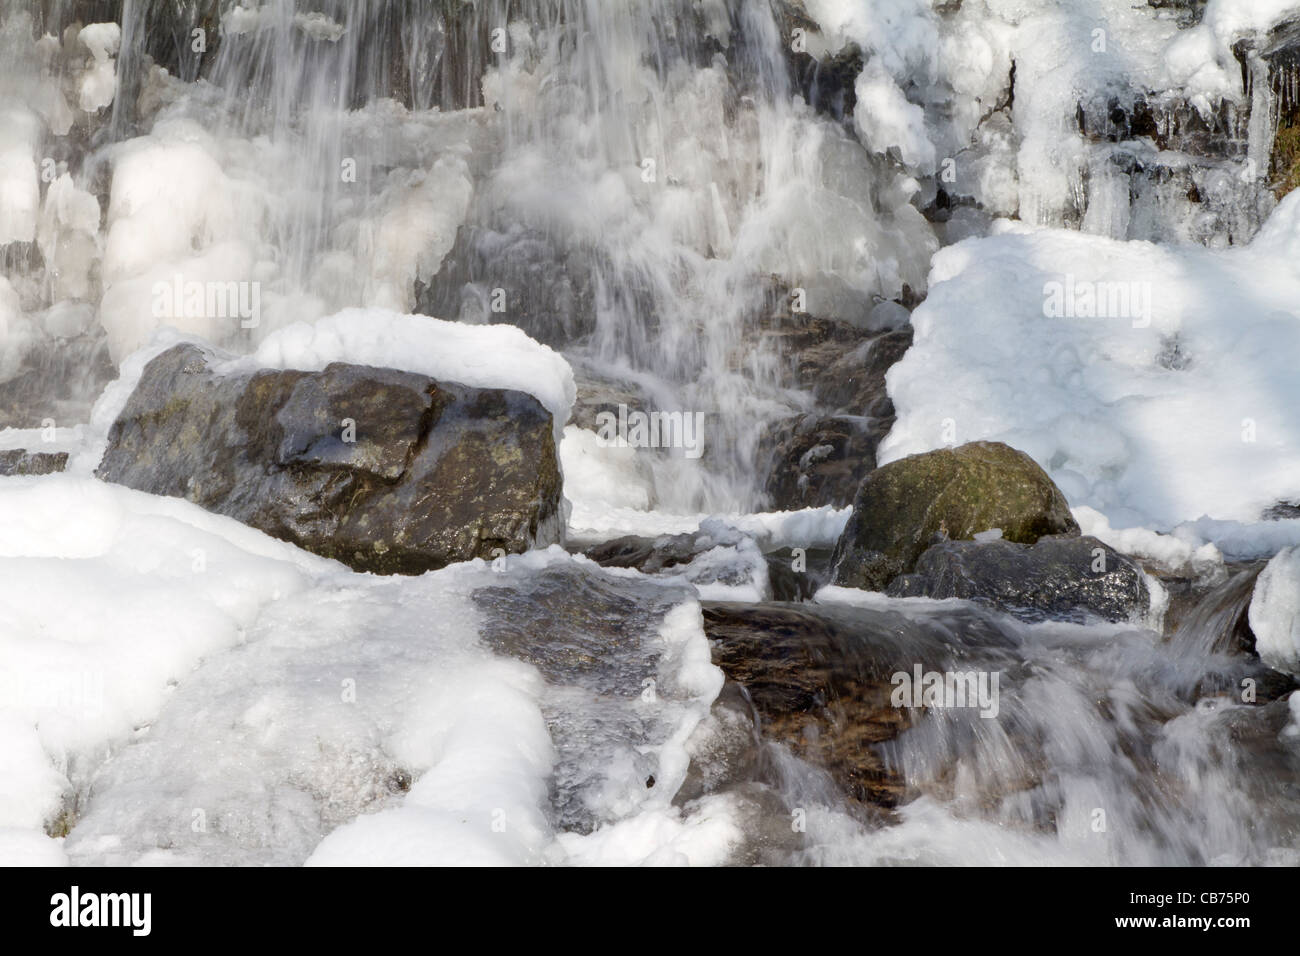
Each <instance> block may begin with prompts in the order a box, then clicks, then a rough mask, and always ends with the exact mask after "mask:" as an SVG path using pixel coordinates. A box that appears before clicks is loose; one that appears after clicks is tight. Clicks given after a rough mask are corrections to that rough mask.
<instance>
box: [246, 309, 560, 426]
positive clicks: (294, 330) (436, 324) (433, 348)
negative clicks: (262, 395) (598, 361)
mask: <svg viewBox="0 0 1300 956" xmlns="http://www.w3.org/2000/svg"><path fill="white" fill-rule="evenodd" d="M331 362H351V363H353V364H357V365H375V366H380V367H383V368H395V369H399V370H401V371H404V372H416V373H419V374H421V375H428V376H430V377H431V378H435V379H439V380H441V381H448V382H460V383H462V384H464V385H472V386H475V387H477V388H508V389H515V390H517V391H521V392H527V393H528V394H530V395H532V396H534V397H535V398H536V399H537V400H538V401H539V402H541V403H542V405H544V406H545V407H546V409H547V411H549V412H550V413H551V416H552V418H553V420H554V425H555V437H556V443H557V445H558V444H559V442H560V439H561V436H562V435H563V434H564V425H565V422H567V421H568V420H569V410H570V408H572V406H573V401H574V398H575V396H576V394H577V389H576V387H575V385H574V382H573V370H572V369H571V368H570V367H569V363H568V362H567V361H565V359H564V357H563V356H562V355H560V354H559V353H557V352H555V351H553V350H552V349H550V348H548V347H547V346H545V345H540V344H539V343H537V342H535V341H533V340H532V339H531V338H529V337H528V335H527V334H525V333H524V332H523V331H521V330H520V329H519V328H517V327H516V326H513V325H467V324H464V323H460V322H447V321H444V320H442V319H434V318H429V317H428V316H423V315H403V314H400V313H397V312H393V311H389V310H386V309H379V308H371V309H344V310H343V311H342V312H339V313H338V314H336V315H332V316H328V317H326V318H324V319H320V320H319V321H316V322H313V323H306V322H298V323H294V324H293V325H291V326H288V327H286V328H283V329H281V330H279V331H277V332H274V333H272V334H271V335H269V336H267V337H266V338H265V339H264V340H263V341H262V344H261V345H260V346H259V347H258V348H257V351H255V352H254V353H253V354H252V356H251V357H250V358H249V359H247V360H244V362H243V363H236V364H244V365H251V366H254V367H260V368H294V369H302V370H303V371H320V370H321V369H323V368H324V367H325V366H326V365H329V364H330V363H331Z"/></svg>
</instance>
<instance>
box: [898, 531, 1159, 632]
mask: <svg viewBox="0 0 1300 956" xmlns="http://www.w3.org/2000/svg"><path fill="white" fill-rule="evenodd" d="M888 593H889V595H890V596H891V597H931V598H965V599H967V600H973V601H975V602H977V603H983V604H990V605H992V606H993V607H996V608H999V609H1002V610H1006V611H1010V612H1011V613H1013V614H1015V615H1016V616H1018V617H1022V618H1025V619H1028V620H1038V619H1041V618H1044V617H1050V618H1057V619H1066V620H1077V621H1082V620H1083V619H1085V618H1086V617H1087V616H1089V615H1095V616H1097V617H1101V618H1104V619H1106V620H1108V621H1127V620H1133V619H1136V618H1140V617H1142V616H1143V615H1145V614H1146V612H1147V610H1148V609H1149V606H1150V601H1151V597H1150V593H1149V592H1148V590H1147V585H1146V580H1145V579H1144V577H1143V575H1142V571H1141V570H1140V569H1139V568H1138V567H1137V566H1136V565H1135V564H1133V562H1132V561H1130V560H1128V558H1125V557H1124V556H1123V555H1121V554H1119V553H1118V552H1117V551H1115V550H1114V549H1112V548H1109V547H1107V546H1106V545H1104V544H1102V543H1101V542H1100V541H1098V540H1097V539H1096V538H1088V537H1080V536H1071V535H1052V536H1049V537H1044V538H1039V539H1038V541H1037V542H1036V543H1035V544H1032V545H1023V544H1016V543H1014V542H1011V541H1002V540H998V541H943V542H940V543H939V544H936V545H933V546H932V547H930V548H929V549H927V550H926V552H925V553H924V554H923V555H921V557H920V559H919V560H918V561H917V562H916V572H915V573H913V574H904V575H900V576H899V577H896V578H894V580H893V581H892V582H890V585H889V589H888Z"/></svg>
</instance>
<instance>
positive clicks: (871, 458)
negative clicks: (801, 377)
mask: <svg viewBox="0 0 1300 956" xmlns="http://www.w3.org/2000/svg"><path fill="white" fill-rule="evenodd" d="M892 424H893V418H892V417H891V418H888V419H876V418H853V417H849V416H835V417H830V418H819V417H818V416H816V415H798V416H795V417H794V418H789V419H785V420H783V421H780V422H777V423H775V424H774V425H773V426H771V427H770V428H769V429H768V431H767V433H766V434H765V435H764V438H763V441H762V443H761V445H760V452H759V455H760V459H761V458H764V457H765V458H766V459H767V460H768V461H769V462H770V464H769V465H768V474H767V484H766V486H765V487H764V492H765V493H766V494H767V500H768V502H769V503H770V506H771V507H772V508H773V509H774V510H777V511H797V510H798V509H800V508H820V507H821V506H823V505H833V506H835V507H843V506H844V505H847V504H849V503H850V502H851V501H852V500H853V495H854V492H856V491H857V489H858V486H859V485H860V484H862V479H863V478H865V477H866V476H867V474H868V473H869V472H870V471H871V470H872V469H873V468H875V466H876V447H877V446H878V445H879V444H880V442H881V440H882V439H883V438H884V437H885V436H886V435H888V434H889V429H890V427H891V426H892Z"/></svg>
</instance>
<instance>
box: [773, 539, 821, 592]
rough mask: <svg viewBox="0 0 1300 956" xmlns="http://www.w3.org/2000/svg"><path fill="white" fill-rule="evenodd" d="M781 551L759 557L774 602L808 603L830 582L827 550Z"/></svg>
mask: <svg viewBox="0 0 1300 956" xmlns="http://www.w3.org/2000/svg"><path fill="white" fill-rule="evenodd" d="M801 552H802V553H801V554H799V555H796V554H795V553H794V549H793V548H781V549H779V550H777V551H771V552H768V553H767V554H765V555H763V557H764V558H765V559H766V560H767V579H768V583H769V584H770V585H771V588H772V600H774V601H809V600H811V599H812V597H813V595H814V594H816V593H817V591H818V590H819V589H821V588H822V587H824V586H825V585H827V584H830V583H831V551H830V549H829V548H803V549H801Z"/></svg>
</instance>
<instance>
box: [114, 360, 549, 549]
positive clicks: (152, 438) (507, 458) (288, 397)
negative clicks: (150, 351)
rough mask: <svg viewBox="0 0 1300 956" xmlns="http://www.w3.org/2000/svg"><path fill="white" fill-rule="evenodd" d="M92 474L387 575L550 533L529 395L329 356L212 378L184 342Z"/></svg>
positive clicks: (151, 376) (521, 544) (542, 457)
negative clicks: (298, 367)
mask: <svg viewBox="0 0 1300 956" xmlns="http://www.w3.org/2000/svg"><path fill="white" fill-rule="evenodd" d="M96 474H97V475H98V476H99V477H100V478H103V479H105V480H107V481H113V482H116V483H118V484H122V485H126V486H128V487H131V488H136V489H138V490H141V491H147V492H150V493H152V494H160V495H171V496H173V497H179V498H186V499H188V500H190V501H193V502H194V503H196V504H198V505H201V506H202V507H204V508H207V509H208V510H210V511H214V512H217V513H219V514H224V515H229V516H230V517H232V518H235V519H237V520H239V521H242V522H244V523H245V524H249V525H252V526H253V527H255V528H258V529H260V530H262V531H265V532H266V533H267V534H270V535H273V536H274V537H277V538H281V539H283V540H286V541H290V542H292V543H294V544H296V545H298V546H299V547H302V548H305V549H306V550H308V551H312V552H315V553H316V554H321V555H324V556H326V557H330V558H335V559H337V560H339V561H342V562H343V563H345V564H347V565H348V566H350V567H352V568H354V569H356V570H359V571H373V572H378V573H384V574H389V573H400V574H419V573H421V572H423V571H427V570H431V569H434V568H440V567H443V566H444V565H447V564H450V563H451V562H453V561H464V560H468V559H471V558H476V557H477V558H489V557H493V556H495V555H496V554H498V553H500V552H502V551H504V552H520V551H525V550H527V549H529V548H532V547H545V546H547V545H550V544H553V543H556V542H558V541H559V540H560V538H561V535H562V529H563V517H562V513H561V501H562V498H561V477H560V468H559V460H558V457H557V454H556V448H555V438H554V432H553V431H552V427H551V415H550V413H549V412H548V411H547V410H546V409H545V408H544V407H543V406H542V405H541V403H540V402H538V400H537V399H536V398H534V397H533V396H531V395H527V394H525V393H523V392H517V391H510V390H505V389H481V388H471V387H468V386H465V385H460V384H458V383H455V382H436V381H434V380H433V379H431V378H428V377H426V376H423V375H415V374H411V373H407V372H398V371H393V370H391V369H379V368H370V367H366V366H357V365H345V364H339V363H335V364H332V365H329V366H327V367H326V368H325V370H324V371H321V372H301V371H274V370H264V371H258V372H255V373H232V374H225V375H223V374H218V373H216V372H214V371H213V369H212V368H211V367H210V365H209V355H208V353H205V352H204V351H202V350H200V349H199V348H197V347H195V346H193V345H178V346H176V347H174V348H172V349H169V350H168V351H166V352H164V353H162V354H161V355H159V356H158V357H157V358H155V359H154V360H153V361H151V362H150V363H149V364H148V365H147V366H146V367H145V370H144V373H143V374H142V376H141V378H140V382H139V384H138V385H137V386H136V389H135V391H134V393H132V395H131V397H130V399H129V400H128V401H127V403H126V406H125V408H124V409H123V410H122V413H121V415H120V416H119V417H118V419H117V421H116V422H115V423H114V424H113V426H112V429H111V430H110V432H109V439H108V449H107V451H106V453H105V455H104V459H103V461H102V462H101V463H100V466H99V469H98V470H97V472H96Z"/></svg>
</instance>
